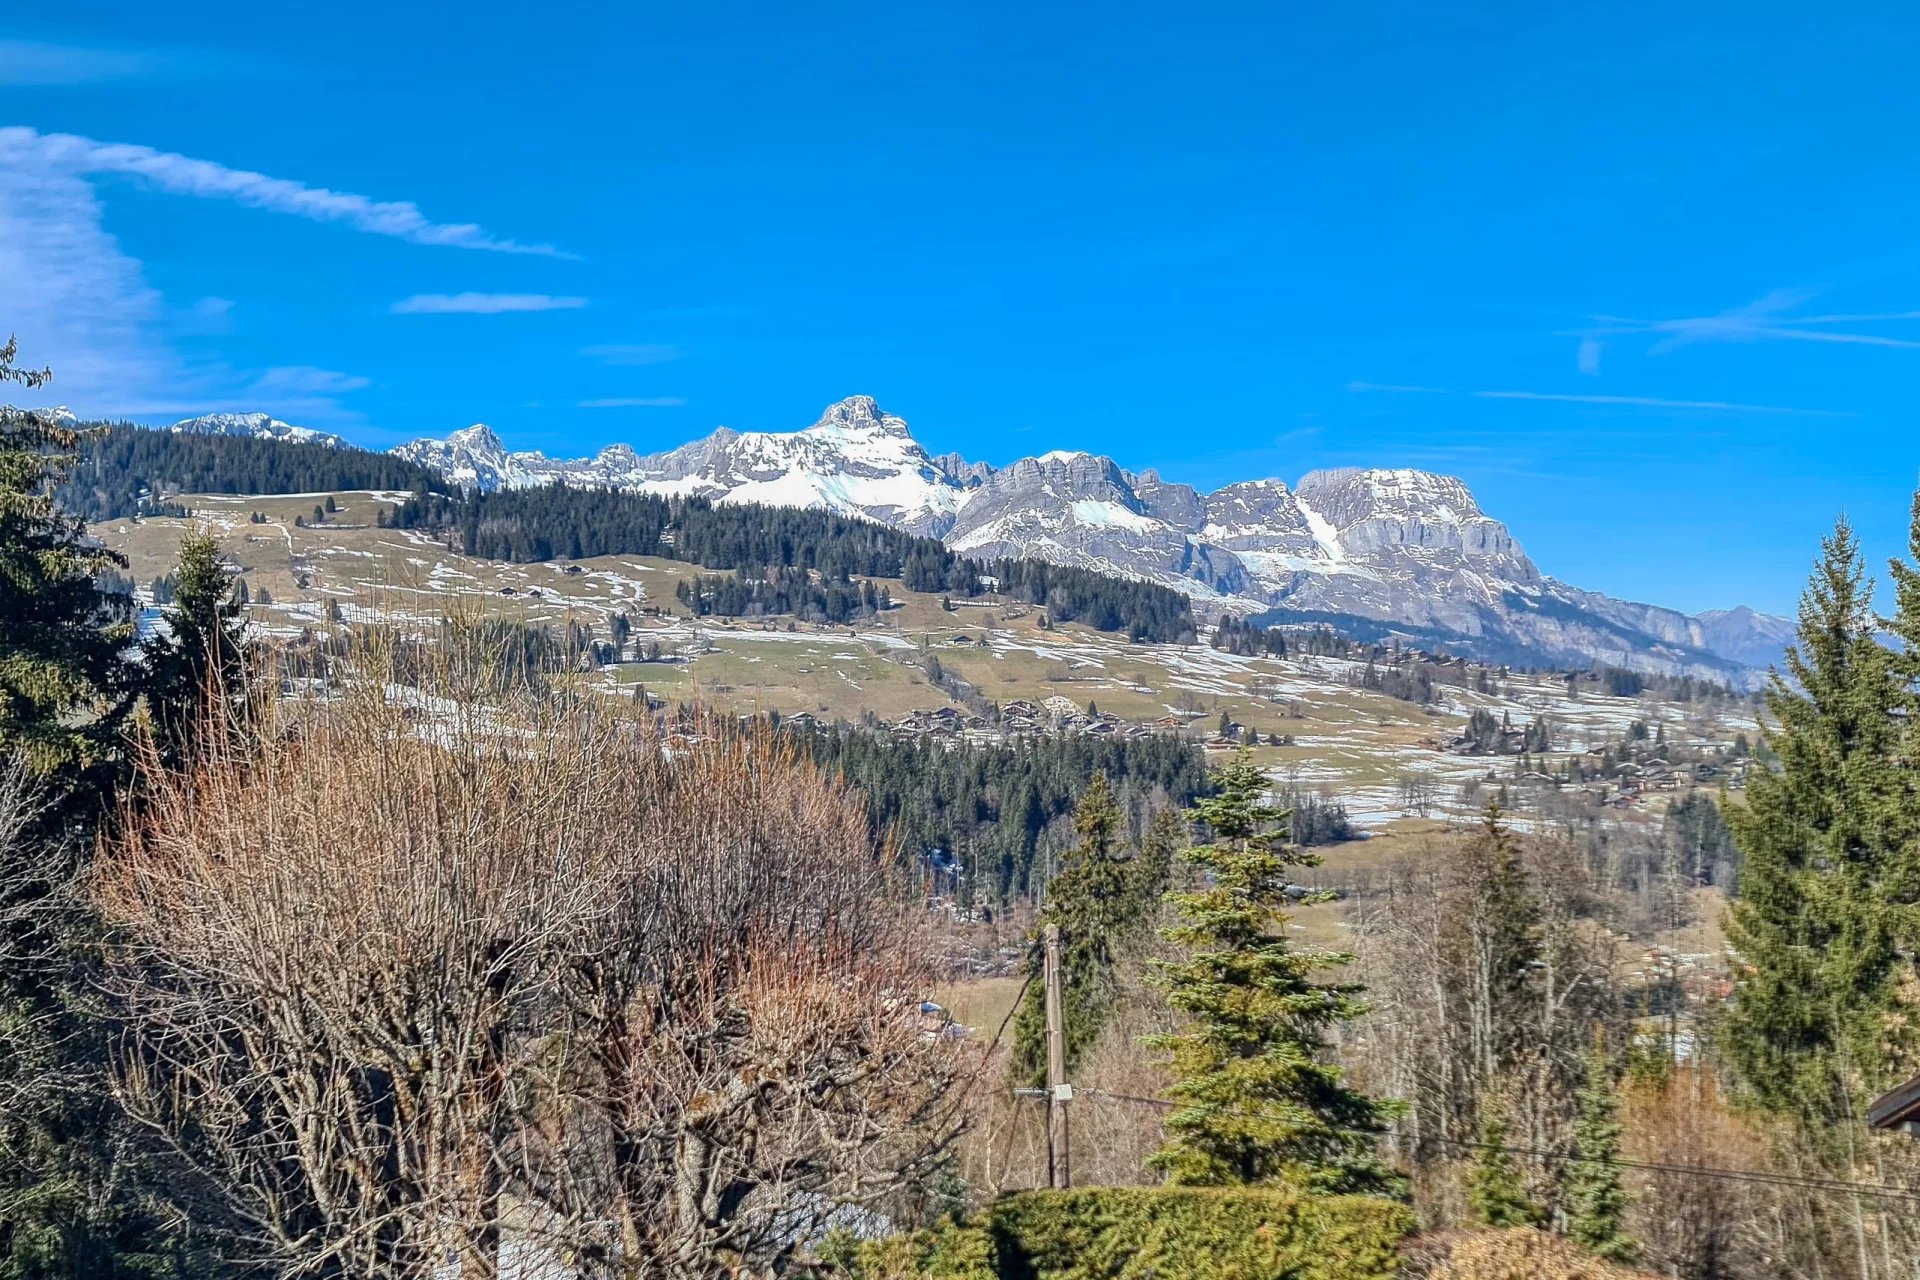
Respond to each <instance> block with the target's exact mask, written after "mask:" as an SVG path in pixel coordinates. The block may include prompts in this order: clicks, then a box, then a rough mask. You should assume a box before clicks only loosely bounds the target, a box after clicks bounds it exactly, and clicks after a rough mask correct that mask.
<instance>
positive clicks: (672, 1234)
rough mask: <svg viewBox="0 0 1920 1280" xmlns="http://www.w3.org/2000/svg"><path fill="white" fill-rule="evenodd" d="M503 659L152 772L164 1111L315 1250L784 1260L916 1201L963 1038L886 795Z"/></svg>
mask: <svg viewBox="0 0 1920 1280" xmlns="http://www.w3.org/2000/svg"><path fill="white" fill-rule="evenodd" d="M367 665H368V666H370V667H371V668H372V669H375V670H382V671H385V670H391V669H392V667H391V664H390V663H386V664H383V663H381V662H378V661H374V662H370V663H367ZM480 692H485V693H491V694H499V693H501V686H500V685H499V684H498V683H497V682H494V681H491V680H487V679H480V678H476V676H475V673H474V672H473V671H470V670H462V669H460V667H459V661H458V660H455V661H452V662H448V663H443V664H442V665H441V666H440V667H439V668H437V669H436V668H434V667H433V666H432V664H431V663H428V664H426V669H410V670H409V672H408V682H407V684H406V686H405V687H401V686H396V685H391V684H389V685H386V686H384V687H382V686H380V685H377V684H374V683H372V682H365V683H363V684H361V685H359V686H358V687H352V688H350V690H349V692H348V694H347V696H345V697H344V698H342V699H340V700H337V701H332V702H323V701H317V700H310V701H298V702H292V703H286V704H281V705H278V706H269V707H266V708H264V709H263V712H262V714H263V717H264V721H265V723H266V724H268V725H270V726H271V730H270V731H266V732H261V733H259V734H257V735H254V736H253V737H252V739H251V740H250V741H247V742H246V743H245V745H244V746H240V745H236V746H234V747H231V748H229V749H226V750H224V751H220V752H213V753H209V756H208V758H207V759H205V760H203V761H202V762H200V763H199V764H198V765H197V766H196V767H195V768H194V769H193V771H192V772H190V773H177V774H175V773H166V772H163V771H158V770H156V769H153V768H151V767H150V768H149V769H148V771H147V774H146V776H145V777H144V779H143V784H144V790H145V795H146V805H145V807H144V809H143V810H142V811H141V812H139V813H130V814H129V815H128V819H129V820H128V822H127V823H126V824H125V825H126V830H125V833H124V835H123V836H121V837H120V838H119V839H117V840H116V841H115V842H114V844H113V845H112V847H111V848H109V849H107V850H106V851H105V852H104V855H103V858H102V862H101V866H100V869H99V873H98V878H97V882H96V894H97V897H98V899H99V901H100V903H101V905H102V907H103V909H104V910H105V911H106V913H107V914H108V916H109V918H110V919H111V920H113V921H114V922H115V923H116V924H117V925H118V926H119V928H120V930H121V933H122V936H123V938H124V945H123V947H122V948H121V950H120V953H119V963H118V965H117V973H118V976H119V983H120V987H121V995H122V997H123V999H124V1000H125V1002H126V1007H127V1009H128V1011H129V1013H128V1016H129V1018H130V1023H131V1026H130V1031H131V1035H130V1037H129V1051H128V1053H127V1054H126V1060H125V1065H124V1079H125V1092H126V1095H127V1098H128V1100H129V1104H130V1106H131V1107H132V1108H133V1110H134V1111H135V1112H136V1114H138V1115H140V1116H141V1117H142V1118H144V1119H145V1120H146V1121H147V1122H148V1123H150V1124H152V1125H154V1126H155V1127H156V1128H158V1129H159V1130H161V1131H162V1132H164V1133H166V1134H169V1135H171V1136H172V1137H174V1138H175V1139H176V1140H177V1141H178V1144H179V1147H180V1150H181V1152H182V1154H183V1155H185V1156H186V1157H188V1158H189V1159H191V1160H192V1161H193V1162H194V1163H195V1166H196V1167H197V1169H198V1171H199V1172H200V1174H201V1175H202V1176H204V1178H205V1179H206V1181H207V1183H208V1185H209V1186H210V1187H215V1188H220V1189H222V1191H223V1193H224V1194H225V1196H226V1197H227V1199H228V1200H229V1202H230V1204H231V1207H232V1209H233V1211H234V1212H235V1213H236V1214H237V1215H238V1216H239V1217H240V1219H241V1220H243V1221H244V1222H245V1223H246V1224H248V1227H249V1229H250V1232H251V1243H252V1244H253V1245H254V1246H255V1247H256V1248H257V1249H258V1250H259V1251H260V1252H261V1254H262V1255H263V1256H264V1257H265V1258H266V1259H268V1260H269V1261H270V1262H271V1263H272V1264H273V1265H274V1268H275V1269H276V1271H277V1273H278V1274H280V1275H285V1276H295V1275H313V1276H353V1277H356V1278H362V1277H364V1278H368V1280H378V1278H384V1277H396V1278H397V1277H424V1276H428V1275H444V1274H450V1273H448V1272H446V1271H445V1270H443V1268H445V1267H446V1266H447V1264H449V1263H451V1262H457V1264H458V1273H459V1274H460V1275H461V1276H463V1277H470V1276H492V1275H496V1274H500V1273H501V1272H502V1270H503V1268H504V1269H506V1270H509V1271H510V1270H512V1269H513V1268H514V1267H515V1266H518V1265H522V1264H524V1263H525V1262H527V1261H528V1260H529V1259H532V1260H539V1259H545V1260H547V1262H548V1264H549V1265H550V1264H551V1263H553V1262H557V1261H558V1260H561V1259H565V1260H566V1263H567V1265H568V1266H569V1267H571V1269H572V1270H573V1271H574V1272H575V1273H576V1274H579V1275H582V1276H599V1275H606V1276H614V1275H621V1276H641V1275H670V1276H710V1275H722V1274H735V1273H737V1272H739V1271H741V1270H745V1271H746V1272H749V1273H755V1274H759V1273H765V1272H767V1271H769V1270H772V1269H774V1268H775V1267H777V1266H778V1265H779V1264H780V1262H781V1261H782V1260H783V1259H784V1258H785V1257H786V1256H788V1255H789V1254H790V1253H791V1252H792V1251H793V1250H794V1249H796V1248H797V1247H798V1246H799V1245H800V1244H801V1243H802V1242H803V1241H805V1240H806V1239H808V1238H810V1237H812V1236H814V1235H816V1234H817V1233H818V1231H819V1230H820V1229H821V1226H822V1223H823V1222H824V1221H825V1220H826V1219H827V1218H828V1216H829V1215H830V1214H835V1213H837V1214H840V1215H845V1214H846V1213H848V1212H850V1211H852V1210H853V1209H854V1208H855V1207H859V1206H885V1205H888V1204H890V1203H892V1202H894V1201H896V1200H897V1199H898V1198H899V1197H900V1196H902V1195H903V1194H904V1189H905V1188H906V1187H908V1186H909V1184H911V1183H912V1182H913V1181H914V1180H915V1178H916V1176H917V1175H919V1174H921V1173H923V1172H924V1170H925V1168H926V1166H927V1164H928V1162H930V1161H932V1160H934V1159H935V1158H937V1157H938V1155H939V1153H940V1152H941V1150H942V1149H943V1147H944V1144H945V1143H946V1142H947V1141H948V1139H949V1138H950V1137H951V1131H952V1128H953V1117H954V1115H955V1112H956V1108H954V1107H953V1106H951V1105H950V1104H949V1102H948V1101H947V1100H945V1099H944V1098H943V1094H944V1090H945V1086H946V1085H947V1084H948V1082H949V1081H950V1079H951V1078H952V1077H953V1075H954V1072H955V1054H954V1051H953V1050H952V1049H951V1048H950V1047H948V1046H947V1045H946V1044H945V1043H943V1042H941V1041H939V1040H937V1039H934V1038H931V1037H929V1036H928V1035H927V1034H926V1033H925V1032H924V1031H923V1029H922V1028H921V1027H920V1025H919V1022H918V1019H917V1006H918V1002H919V1000H920V998H921V993H922V991H923V990H924V989H925V986H926V975H925V974H924V973H923V972H922V971H921V966H920V957H921V956H922V955H923V954H924V948H923V947H922V946H921V945H920V939H919V938H918V937H917V936H916V935H915V933H914V932H913V930H912V928H911V927H910V926H909V922H908V918H907V917H906V916H905V915H904V914H903V913H902V911H901V910H899V909H898V908H897V906H896V905H895V904H897V903H898V902H900V901H902V896H901V895H900V894H898V893H897V892H895V886H894V885H893V884H891V883H890V880H889V871H888V865H889V864H888V862H887V860H885V859H883V858H880V857H877V856H876V850H875V848H874V842H873V840H872V837H871V834H870V832H869V830H868V828H867V825H866V822H865V818H864V811H863V808H862V806H861V805H860V804H859V803H858V801H857V798H856V797H853V796H851V795H850V794H849V793H847V792H846V791H845V790H844V788H843V787H842V786H841V785H840V784H838V783H837V782H835V781H831V780H829V779H828V778H826V777H823V776H821V775H819V774H817V773H816V772H814V771H813V770H812V769H811V768H810V767H808V766H806V765H804V764H802V763H801V762H799V761H797V760H796V759H795V758H794V757H793V756H792V754H791V752H790V751H789V750H788V749H787V748H785V747H783V746H782V745H780V744H779V743H778V742H777V741H775V740H774V738H772V737H771V736H770V735H767V734H763V733H744V732H739V731H735V730H734V729H732V728H731V727H730V726H722V725H719V724H715V723H701V724H697V725H695V726H694V729H693V732H691V733H685V732H678V733H676V734H674V735H673V737H672V738H671V739H670V740H669V739H666V738H664V737H663V736H662V735H661V734H659V733H658V732H657V731H656V730H655V729H654V728H653V727H652V726H651V724H650V723H649V721H648V720H647V719H646V718H645V716H644V714H643V713H640V712H636V711H635V710H633V709H632V708H631V707H630V706H629V705H628V704H626V703H624V702H620V703H615V702H611V701H602V700H599V699H596V698H592V697H587V698H576V697H571V696H567V695H566V694H565V693H564V692H561V693H558V694H552V695H542V694H541V693H540V692H539V691H537V690H521V691H519V692H517V693H516V692H513V691H507V692H506V693H505V694H504V695H502V698H501V699H500V700H496V701H491V702H481V701H478V700H476V699H475V698H474V697H473V696H472V695H474V694H475V693H480ZM452 694H464V695H467V696H449V695H452Z"/></svg>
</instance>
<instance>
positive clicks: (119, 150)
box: [0, 125, 571, 257]
mask: <svg viewBox="0 0 1920 1280" xmlns="http://www.w3.org/2000/svg"><path fill="white" fill-rule="evenodd" d="M0 165H5V166H7V167H8V168H13V167H17V166H22V165H26V166H34V167H41V168H46V169H52V170H56V171H60V172H64V173H69V174H76V175H81V174H109V173H111V174H123V175H126V176H130V177H137V178H143V179H145V180H146V181H147V182H150V183H152V184H153V185H154V186H155V187H157V188H158V189H160V190H162V191H166V192H170V193H172V194H174V195H184V196H200V197H203V198H208V199H218V200H232V201H235V202H237V203H239V204H243V205H247V206H248V207H250V208H255V209H267V210H271V211H273V212H275V213H287V214H292V215H293V216H295V217H299V218H307V219H310V220H312V221H314V222H339V223H344V224H346V225H347V226H350V227H352V228H354V229H355V230H357V231H365V232H368V233H370V234H372V235H382V236H394V237H396V238H398V239H401V240H408V241H411V242H413V243H414V244H432V245H447V246H451V247H453V248H458V249H486V250H491V251H493V252H495V253H531V254H541V255H544V256H547V257H568V256H571V255H568V254H564V253H562V252H560V250H558V249H556V248H554V247H553V246H552V245H548V244H522V243H520V242H519V241H517V240H508V239H504V238H502V237H499V236H495V235H493V234H491V233H490V232H488V231H486V230H485V229H483V228H481V227H479V226H477V225H475V224H473V223H449V222H433V221H430V220H429V219H428V218H427V216H426V215H425V214H423V213H421V212H420V207H419V206H418V205H416V204H414V203H413V202H412V201H411V200H374V199H372V198H370V197H368V196H361V195H354V194H352V193H350V192H345V191H329V190H328V189H326V188H325V187H309V186H307V185H306V184H304V183H300V182H294V181H291V180H290V179H286V178H270V177H268V176H267V175H266V174H263V173H254V172H252V171H250V170H246V169H230V168H228V167H227V166H226V165H223V164H216V163H215V162H213V161H211V160H195V159H193V158H191V157H190V156H183V155H179V154H177V153H175V152H171V151H156V150H154V149H153V148H152V147H142V146H135V145H133V144H130V143H119V142H95V141H94V140H93V139H92V138H83V137H80V136H78V135H77V134H71V133H40V132H38V131H37V130H34V129H29V128H26V127H24V126H18V125H16V126H13V127H10V128H4V129H0Z"/></svg>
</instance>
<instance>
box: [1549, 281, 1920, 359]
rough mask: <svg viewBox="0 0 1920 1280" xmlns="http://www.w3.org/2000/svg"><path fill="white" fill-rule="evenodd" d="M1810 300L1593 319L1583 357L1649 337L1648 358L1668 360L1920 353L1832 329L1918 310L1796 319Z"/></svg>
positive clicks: (1771, 297) (1801, 293) (1916, 316)
mask: <svg viewBox="0 0 1920 1280" xmlns="http://www.w3.org/2000/svg"><path fill="white" fill-rule="evenodd" d="M1811 297H1812V294H1811V293H1809V292H1808V291H1806V290H1800V289H1776V290H1774V291H1773V292H1772V293H1769V294H1767V295H1766V296H1765V297H1763V298H1758V299H1756V300H1754V301H1753V302H1749V303H1747V304H1746V305H1745V306H1739V307H1733V308H1730V309H1729V310H1726V311H1722V312H1719V313H1717V314H1714V315H1710V316H1682V317H1679V318H1677V319H1670V320H1639V319H1634V318H1632V317H1629V316H1595V317H1594V324H1595V327H1594V328H1592V329H1587V330H1582V331H1580V332H1579V333H1578V335H1577V336H1579V337H1580V339H1581V350H1582V351H1583V352H1584V351H1585V350H1586V348H1587V345H1588V344H1589V343H1596V342H1598V340H1599V339H1600V338H1603V337H1609V336H1622V335H1632V334H1646V335H1651V336H1654V337H1656V338H1658V339H1659V341H1657V342H1655V343H1654V345H1653V346H1652V348H1651V349H1650V354H1653V355H1664V354H1666V353H1668V352H1671V351H1676V350H1678V349H1680V348H1681V347H1686V346H1691V345H1693V344H1695V343H1703V342H1769V341H1778V342H1824V343H1837V344H1841V345H1849V346H1862V347H1893V348H1897V349H1903V350H1920V339H1914V338H1902V337H1898V336H1894V335H1890V334H1884V333H1862V332H1858V331H1857V330H1854V329H1851V328H1848V329H1832V328H1827V327H1825V326H1829V325H1847V326H1855V325H1871V324H1883V323H1893V322H1896V321H1903V320H1920V311H1879V312H1863V313H1855V314H1849V315H1813V316H1804V315H1795V314H1794V313H1795V312H1796V311H1797V310H1799V309H1800V308H1801V307H1802V306H1804V305H1805V304H1806V303H1807V301H1808V300H1809V299H1810V298H1811Z"/></svg>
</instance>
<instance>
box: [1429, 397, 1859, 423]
mask: <svg viewBox="0 0 1920 1280" xmlns="http://www.w3.org/2000/svg"><path fill="white" fill-rule="evenodd" d="M1467 394H1468V395H1470V396H1474V397H1476V398H1478V399H1481V400H1551V401H1557V402H1560V403H1563V404H1610V405H1619V406H1622V407H1624V408H1630V409H1710V410H1715V411H1717V412H1722V413H1787V414H1804V415H1807V416H1810V417H1817V418H1831V417H1835V416H1838V415H1836V414H1834V413H1833V411H1832V410H1829V409H1795V408H1791V407H1789V406H1787V405H1779V404H1740V403H1737V402H1735V401H1731V400H1663V399H1660V398H1659V397H1657V396H1590V395H1571V394H1565V395H1563V394H1559V393H1555V392H1551V391H1469V392H1468V393H1467Z"/></svg>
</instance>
